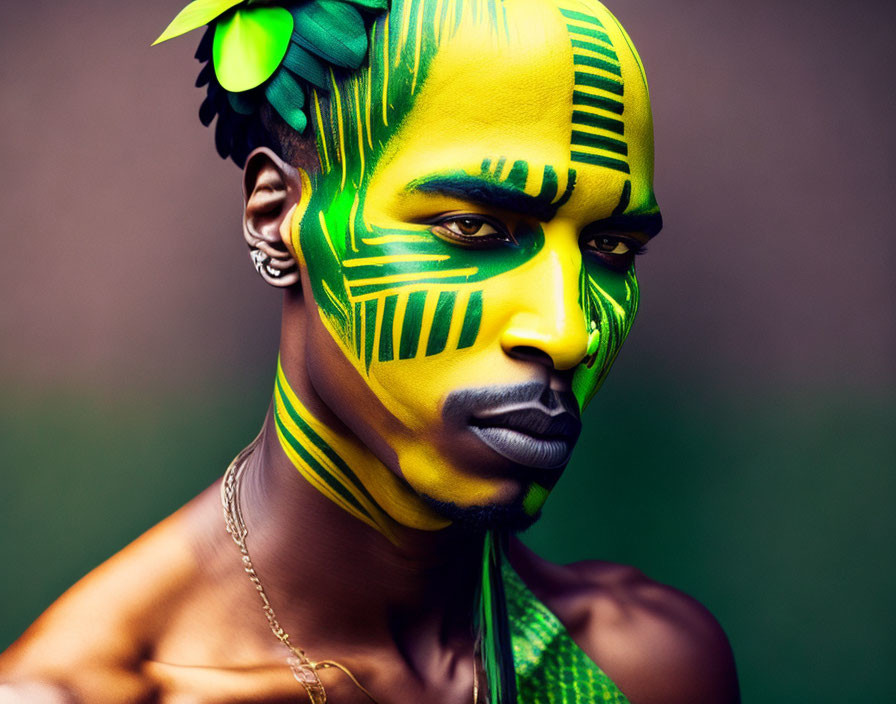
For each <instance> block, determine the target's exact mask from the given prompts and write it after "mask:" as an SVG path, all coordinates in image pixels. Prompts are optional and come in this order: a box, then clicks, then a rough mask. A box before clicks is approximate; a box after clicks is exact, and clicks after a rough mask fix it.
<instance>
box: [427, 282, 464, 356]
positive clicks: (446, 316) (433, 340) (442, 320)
mask: <svg viewBox="0 0 896 704" xmlns="http://www.w3.org/2000/svg"><path fill="white" fill-rule="evenodd" d="M456 298H457V292H456V291H442V292H441V293H440V294H439V302H438V303H437V304H436V311H435V313H434V314H433V321H432V327H431V328H430V332H429V341H428V342H427V345H426V356H427V357H431V356H432V355H434V354H438V353H439V352H442V351H443V350H444V349H445V345H446V343H447V342H448V332H449V331H450V330H451V320H452V318H453V316H454V302H455V299H456Z"/></svg>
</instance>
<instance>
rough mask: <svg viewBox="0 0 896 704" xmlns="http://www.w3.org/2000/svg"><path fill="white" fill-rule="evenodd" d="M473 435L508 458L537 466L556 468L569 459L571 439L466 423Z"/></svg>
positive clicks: (522, 463) (519, 462) (518, 462)
mask: <svg viewBox="0 0 896 704" xmlns="http://www.w3.org/2000/svg"><path fill="white" fill-rule="evenodd" d="M470 428H471V429H472V430H473V432H474V433H476V435H477V437H478V438H479V439H480V440H482V442H484V443H485V444H486V445H488V446H489V447H490V448H491V449H492V450H494V451H495V452H497V453H498V454H499V455H501V456H502V457H506V458H507V459H509V460H510V461H511V462H516V463H517V464H521V465H524V466H526V467H535V468H538V469H558V468H560V467H562V466H563V465H565V464H566V463H567V462H568V461H569V456H570V454H572V446H573V444H572V442H570V441H569V440H566V439H563V438H559V437H558V438H540V437H535V436H534V435H528V434H527V433H524V432H521V431H519V430H511V429H510V428H496V427H488V426H486V427H481V426H475V425H473V426H470Z"/></svg>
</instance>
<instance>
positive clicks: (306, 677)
mask: <svg viewBox="0 0 896 704" xmlns="http://www.w3.org/2000/svg"><path fill="white" fill-rule="evenodd" d="M259 437H260V436H259ZM258 441H259V438H256V439H255V440H254V441H253V442H252V443H251V444H250V445H249V446H248V447H247V448H246V449H244V450H243V451H242V452H240V453H239V454H238V455H237V456H236V458H235V459H234V460H233V462H231V463H230V466H229V467H228V468H227V471H226V472H225V473H224V480H223V481H222V482H221V504H222V505H223V507H224V523H225V526H226V527H227V532H228V533H229V534H230V537H231V538H233V542H234V543H236V546H237V547H238V548H239V550H240V554H241V555H242V557H243V570H244V571H245V572H246V574H247V575H248V576H249V581H250V582H252V585H253V586H254V587H255V591H256V592H257V593H258V596H259V598H260V599H261V608H262V611H264V615H265V617H266V618H267V620H268V626H270V628H271V632H272V633H273V634H274V636H276V638H277V640H279V641H280V642H281V643H282V644H283V646H284V647H285V648H286V649H287V651H289V656H288V657H287V660H286V662H287V663H288V664H289V668H290V670H292V674H293V677H295V678H296V681H298V682H299V684H301V685H302V686H303V687H304V688H305V692H307V694H308V698H309V699H310V700H311V704H327V691H326V690H325V689H324V685H323V682H321V681H320V676H319V675H318V671H319V670H326V669H329V668H335V669H337V670H339V671H341V672H343V673H345V675H346V676H348V678H349V679H350V680H351V681H352V683H353V684H354V685H355V686H356V687H357V688H358V689H360V690H361V691H362V692H364V694H365V695H367V698H368V699H370V701H371V702H373V703H374V704H380V703H379V702H378V701H377V699H376V697H374V696H373V695H372V694H371V693H370V692H369V691H368V689H367V688H366V687H365V686H364V685H362V684H361V683H360V682H358V679H357V678H356V677H355V676H354V675H353V674H352V673H351V671H350V670H349V669H348V668H347V667H345V665H341V664H340V663H338V662H335V661H334V660H321V661H319V662H315V661H313V660H311V659H310V658H309V657H308V656H307V655H306V654H305V651H304V650H302V649H301V648H297V647H296V646H294V645H293V644H292V643H291V642H290V640H289V634H288V633H287V632H286V631H285V630H283V626H281V625H280V622H279V621H278V620H277V614H276V613H274V607H273V606H271V602H270V599H268V595H267V593H266V592H265V590H264V587H263V586H262V584H261V580H260V579H259V577H258V573H257V572H256V571H255V565H253V564H252V558H251V557H250V556H249V548H248V547H246V536H247V535H248V533H249V531H248V529H247V528H246V524H245V522H244V521H243V514H242V512H241V511H240V479H241V478H242V474H243V469H244V468H245V466H246V462H245V460H246V458H247V457H248V455H249V454H250V453H251V452H252V450H254V449H255V446H256V445H257V444H258ZM478 642H479V641H478V638H477V647H476V653H474V657H473V704H476V703H477V702H478V701H479V668H478V666H477V657H478Z"/></svg>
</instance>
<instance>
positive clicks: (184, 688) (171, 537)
mask: <svg viewBox="0 0 896 704" xmlns="http://www.w3.org/2000/svg"><path fill="white" fill-rule="evenodd" d="M210 8H211V9H210ZM222 13H223V14H222ZM205 23H211V24H212V31H211V32H210V33H209V34H208V35H207V39H206V40H205V42H204V47H201V49H200V56H201V57H203V58H205V57H209V58H211V61H210V64H209V66H208V67H207V68H206V70H204V72H203V74H204V76H203V80H204V81H207V82H209V84H210V88H209V99H208V100H207V102H206V103H205V104H204V106H203V111H202V112H201V114H202V115H203V119H204V120H206V121H207V122H210V121H211V119H212V118H213V117H214V116H215V115H216V114H217V116H218V122H217V142H218V147H219V151H221V152H222V153H223V154H224V155H228V154H229V155H232V156H233V157H234V159H235V160H236V161H237V162H243V161H244V160H245V169H244V185H245V194H246V201H245V216H244V237H245V238H246V241H247V242H248V244H249V246H250V255H251V257H252V261H253V262H254V263H255V266H256V268H257V270H258V272H259V274H260V275H261V276H262V277H263V278H264V279H265V280H266V281H268V282H269V283H271V284H272V285H276V286H281V287H283V288H284V292H285V295H284V305H283V323H282V332H281V347H280V360H279V364H278V368H277V375H276V386H275V393H274V400H273V404H272V408H271V410H270V411H269V413H268V415H267V417H266V418H265V420H264V424H263V427H262V430H261V433H260V434H259V436H258V438H257V440H256V441H255V442H253V443H252V444H251V445H250V447H249V448H247V449H246V450H245V451H244V452H243V453H241V454H240V456H239V457H237V459H236V460H235V461H234V463H233V465H231V467H230V468H228V470H227V473H226V474H225V477H224V479H223V481H222V482H221V483H220V484H219V485H216V486H213V487H211V488H210V489H209V490H207V491H206V492H204V493H203V494H201V495H200V496H199V497H197V498H196V499H194V500H193V501H192V502H190V503H189V504H188V505H187V506H185V507H184V508H183V509H181V510H180V511H178V512H177V513H176V514H174V515H173V516H171V517H170V518H168V519H166V520H165V521H163V522H162V523H161V524H159V525H158V526H157V527H155V528H153V529H152V530H151V531H149V532H148V533H147V534H145V535H144V536H142V537H141V538H139V539H138V540H137V541H136V542H134V543H133V544H132V545H130V546H129V547H127V548H126V549H125V550H123V551H122V552H121V553H120V554H118V555H116V556H115V557H113V558H112V559H110V560H109V561H108V562H106V563H105V564H103V565H102V566H100V567H99V568H98V569H97V570H95V571H94V572H92V573H91V574H89V575H88V576H87V577H85V578H84V579H83V580H82V581H81V582H79V583H78V584H77V585H75V587H73V588H72V589H71V590H70V591H69V592H68V593H67V594H65V595H64V596H63V597H62V598H61V599H60V600H59V601H58V602H57V603H56V604H55V605H53V606H52V607H51V608H50V609H49V610H48V611H47V612H46V613H45V614H44V615H43V616H42V617H41V618H40V619H39V620H38V621H37V623H35V625H34V626H32V628H31V629H29V631H28V632H27V633H26V634H25V635H24V636H23V637H22V639H20V641H19V642H17V643H16V644H15V645H14V646H13V647H12V648H11V649H10V650H9V651H8V652H7V653H6V654H5V655H4V656H3V657H2V659H0V674H2V677H3V680H4V681H5V682H7V683H8V684H6V685H4V687H2V688H0V692H2V694H0V701H29V702H41V701H46V702H57V701H60V702H61V701H64V702H69V701H74V702H144V701H146V702H153V701H162V702H169V701H170V702H280V701H312V702H332V703H334V704H350V703H352V702H365V701H371V700H373V701H378V702H382V703H384V704H385V703H388V702H433V703H436V702H438V703H440V704H441V703H446V704H450V703H453V702H458V703H461V702H471V701H472V702H476V701H480V702H485V701H488V702H492V703H500V704H511V703H512V702H516V701H518V702H520V703H521V704H538V703H540V702H563V703H572V702H579V703H582V702H593V701H615V702H625V701H632V702H635V704H652V703H656V704H659V703H667V704H673V703H678V702H680V703H682V704H684V703H688V704H694V703H696V702H707V703H709V702H712V703H714V704H715V703H718V704H726V703H729V702H737V701H738V699H739V697H738V688H737V682H736V675H735V671H734V664H733V659H732V656H731V652H730V648H729V647H728V643H727V640H726V638H725V635H724V633H723V632H722V630H721V628H720V627H719V626H718V624H717V623H716V622H715V620H714V619H713V618H712V616H711V615H710V614H709V613H708V612H706V611H705V610H704V609H703V608H702V607H701V606H700V605H698V604H697V603H695V602H694V601H692V600H691V599H689V598H688V597H686V596H684V595H682V594H680V593H678V592H676V591H674V590H672V589H670V588H668V587H665V586H663V585H660V584H657V583H655V582H652V581H651V580H649V579H648V578H646V577H645V576H644V575H642V574H640V573H639V572H638V571H636V570H634V569H632V568H628V567H623V566H619V565H612V564H608V563H602V562H585V563H578V564H574V565H568V566H558V565H552V564H549V563H547V562H545V561H543V560H541V559H540V558H538V557H537V556H536V555H534V554H532V553H531V552H529V551H528V550H527V549H526V548H525V547H524V546H523V545H522V544H521V543H520V542H519V541H518V540H517V539H516V538H513V537H508V536H509V535H510V534H511V533H512V532H513V531H516V530H519V529H521V528H524V527H526V526H527V525H529V524H531V523H532V522H533V521H534V520H536V518H537V517H538V515H539V512H540V509H541V507H542V505H543V503H544V501H545V500H546V499H547V497H548V494H549V493H550V490H551V488H552V487H553V486H554V484H555V483H556V481H557V480H558V479H559V475H560V473H561V472H562V469H563V468H564V466H565V465H566V463H567V462H568V460H569V456H570V453H571V451H572V448H573V445H574V444H575V441H576V438H577V437H578V433H579V431H580V428H581V421H580V414H581V411H582V410H583V408H584V407H585V405H586V404H587V402H588V401H589V399H590V398H591V396H592V395H593V394H594V392H595V391H596V390H597V388H598V387H599V385H600V383H601V382H602V380H603V378H604V377H605V375H606V374H607V372H608V370H609V368H610V366H611V364H612V362H613V360H614V358H615V356H616V354H617V352H618V351H619V348H620V346H621V344H622V342H623V340H624V338H625V336H626V334H627V333H628V330H629V328H630V326H631V323H632V319H633V317H634V315H635V312H636V309H637V302H638V286H637V281H636V278H635V273H634V266H633V258H634V255H635V254H637V253H638V251H639V250H641V249H642V248H643V246H644V245H645V243H646V242H647V240H648V239H649V238H650V237H652V236H653V235H655V234H656V233H657V232H658V231H659V228H660V219H659V210H658V207H657V204H656V200H655V198H654V195H653V188H652V167H653V144H652V139H653V138H652V124H651V117H650V109H649V99H648V94H647V84H646V80H645V78H644V74H643V67H642V66H641V63H640V60H639V59H638V57H637V54H636V53H635V50H634V48H633V47H632V45H631V42H630V40H629V38H628V36H627V35H626V34H625V32H624V30H623V29H622V28H621V26H620V25H619V24H618V23H617V22H616V20H615V19H614V18H613V16H612V15H611V14H610V13H609V12H608V11H607V10H606V9H605V8H604V7H603V6H602V5H600V4H599V3H598V2H596V1H595V0H505V2H503V3H502V2H498V1H497V0H395V2H393V3H392V6H391V8H390V9H388V10H386V8H385V6H384V5H381V4H380V3H379V2H377V0H369V1H361V0H353V2H352V3H351V4H350V3H347V2H340V1H339V0H313V1H312V2H307V3H295V4H289V5H286V6H281V5H269V4H248V5H246V4H241V3H238V2H232V1H231V2H219V3H214V2H206V1H205V0H201V1H200V2H198V3H193V4H192V5H191V6H189V7H188V8H187V9H186V10H185V11H184V13H182V15H180V16H179V17H178V19H177V20H176V21H175V23H174V25H172V27H173V29H171V30H170V31H169V32H167V33H166V34H170V35H176V34H178V33H182V32H183V31H186V30H187V29H192V28H193V27H194V26H200V25H202V24H205ZM163 37H165V35H163ZM165 38H167V37H165ZM212 71H213V72H212ZM312 140H313V141H312ZM259 145H261V146H259ZM252 147H256V148H254V149H252ZM605 471H612V468H606V469H605ZM222 504H223V515H222ZM225 529H226V530H225ZM228 533H229V535H228ZM234 543H236V544H234ZM3 697H5V699H4V698H3Z"/></svg>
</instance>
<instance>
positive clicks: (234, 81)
mask: <svg viewBox="0 0 896 704" xmlns="http://www.w3.org/2000/svg"><path fill="white" fill-rule="evenodd" d="M292 26H293V24H292V15H291V14H289V11H288V10H285V9H283V8H282V7H258V8H250V9H246V10H243V9H237V10H236V11H235V12H234V13H233V14H231V15H229V16H227V17H224V18H221V19H220V20H219V21H218V26H217V27H216V28H215V40H214V44H213V45H212V63H213V65H214V67H215V76H217V78H218V82H219V83H220V84H221V86H222V87H223V88H224V90H227V91H230V92H232V93H241V92H242V91H245V90H251V89H252V88H257V87H258V86H260V85H261V84H262V83H264V82H265V81H266V80H268V79H269V78H270V77H271V76H272V75H273V74H274V71H276V70H277V67H278V66H279V65H280V62H281V61H283V57H284V56H286V50H287V49H288V48H289V38H290V36H291V35H292Z"/></svg>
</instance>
